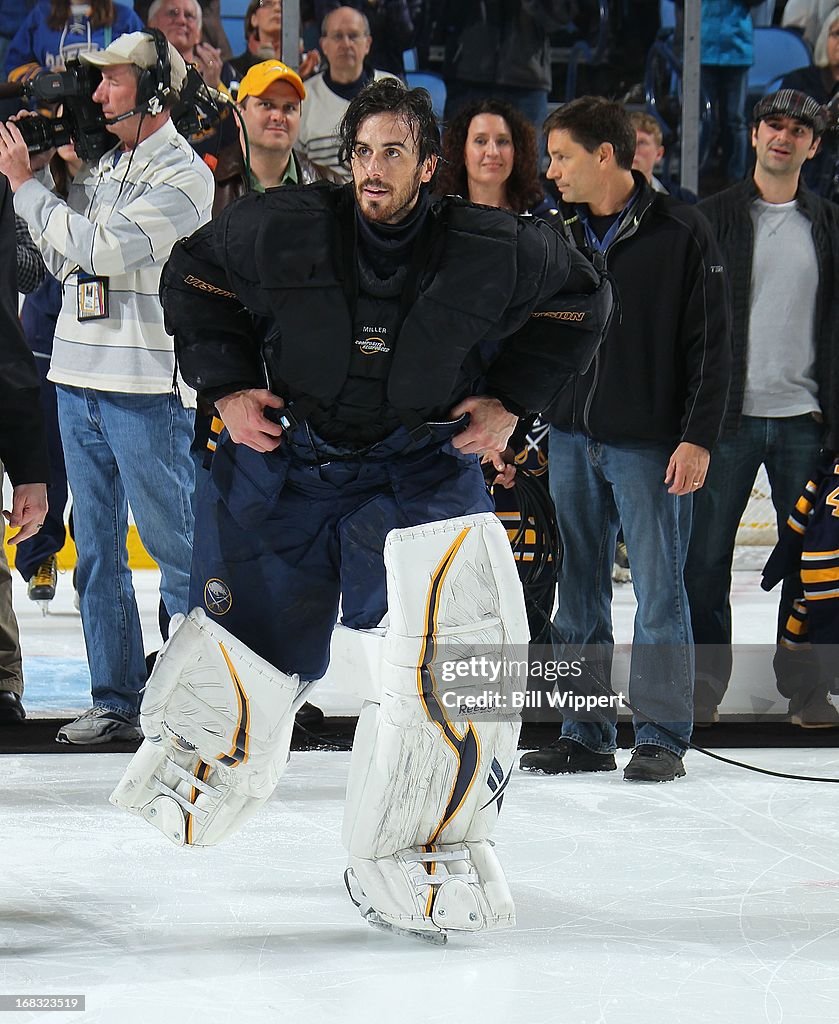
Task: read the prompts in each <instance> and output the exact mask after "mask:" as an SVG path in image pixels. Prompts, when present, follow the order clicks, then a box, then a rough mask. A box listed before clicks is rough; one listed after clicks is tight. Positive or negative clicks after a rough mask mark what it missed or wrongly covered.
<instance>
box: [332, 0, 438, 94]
mask: <svg viewBox="0 0 839 1024" xmlns="http://www.w3.org/2000/svg"><path fill="white" fill-rule="evenodd" d="M341 6H342V4H341V0H315V14H316V16H317V17H318V18H319V19H320V20H321V21H323V19H324V18H325V17H326V15H327V14H329V12H330V11H334V10H335V9H336V8H337V7H341ZM343 6H345V7H354V8H355V9H356V10H358V11H361V13H362V14H363V15H364V16H365V17H366V18H367V21H368V23H369V25H370V34H371V36H372V38H373V45H372V47H371V48H370V63H371V64H372V65H373V66H374V67H377V68H381V69H382V71H389V72H390V74H392V75H398V76H399V77H400V78H401V77H402V76H404V74H405V62H404V59H403V56H402V55H403V53H404V52H405V50H410V49H411V47H412V46H414V45H416V35H417V29H418V28H419V22H420V16H421V13H422V6H423V0H348V2H347V3H346V4H344V5H343Z"/></svg>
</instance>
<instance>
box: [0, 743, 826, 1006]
mask: <svg viewBox="0 0 839 1024" xmlns="http://www.w3.org/2000/svg"><path fill="white" fill-rule="evenodd" d="M742 755H743V759H744V760H750V761H752V762H754V763H761V764H763V763H765V764H766V765H767V766H768V767H772V768H775V769H780V770H785V769H786V770H790V771H800V772H804V773H812V774H825V775H827V774H836V773H837V772H839V755H837V756H836V757H833V756H832V752H831V751H824V750H823V751H807V750H788V751H771V750H759V751H743V752H742ZM618 757H619V761H620V766H621V767H622V766H623V764H624V763H625V761H626V760H627V759H628V757H629V754H628V752H626V751H623V752H620V753H619V755H618ZM128 759H129V757H128V755H121V754H97V755H92V756H90V757H84V758H80V757H74V756H73V755H40V756H25V757H24V756H21V757H15V756H7V757H4V758H3V761H2V763H3V765H4V767H5V768H6V779H5V780H4V793H3V799H2V802H0V829H2V834H3V836H4V851H5V857H4V868H5V870H4V872H3V874H2V877H1V878H0V933H2V934H3V936H4V939H3V946H4V947H5V948H4V956H3V957H2V958H0V979H2V984H0V991H2V992H4V993H11V992H20V993H30V994H43V993H59V992H63V993H65V994H66V993H85V994H86V996H87V1013H86V1014H85V1016H84V1020H85V1022H86V1024H88V1022H90V1021H102V1022H103V1024H135V1022H136V1024H139V1022H141V1021H142V1022H144V1024H145V1022H146V1021H148V1020H149V1019H152V1020H156V1021H160V1022H161V1024H169V1021H170V1020H171V1021H175V1020H177V1021H178V1024H191V1022H193V1021H194V1022H198V1021H201V1022H202V1024H203V1022H205V1021H221V1020H224V1019H227V1018H228V1017H229V1015H230V1013H231V1011H232V1012H235V1011H239V1013H240V1015H243V1016H244V1017H245V1018H246V1019H248V1020H249V1021H253V1022H262V1021H272V1022H274V1021H276V1020H278V1019H280V1017H279V1015H280V1014H282V1019H283V1020H288V1021H294V1022H297V1021H300V1022H303V1021H305V1022H306V1024H310V1022H314V1024H319V1022H324V1024H326V1022H327V1021H328V1022H329V1024H334V1022H335V1021H341V1022H353V1024H354V1022H359V1024H360V1022H362V1021H363V1022H365V1024H369V1021H370V1020H371V1018H372V1019H378V1020H381V1021H382V1024H387V1022H390V1021H392V1020H396V1019H399V1020H400V1022H402V1021H404V1022H409V1024H414V1022H417V1024H419V1022H420V1021H422V1022H423V1024H438V1022H439V1024H443V1022H446V1024H448V1022H450V1021H451V1020H452V1018H453V1015H454V1014H455V1013H459V1012H460V1011H458V1010H457V1007H460V1008H461V1010H463V1009H464V1008H465V1007H469V1008H470V1009H469V1016H470V1017H474V1018H475V1019H476V1020H478V1019H480V1020H481V1021H489V1022H492V1024H495V1022H498V1024H501V1022H502V1021H503V1022H505V1024H517V1022H524V1021H528V1022H531V1021H532V1022H538V1024H541V1022H543V1021H544V1022H547V1021H549V1020H550V1021H561V1022H563V1024H564V1022H565V1021H566V1020H567V1021H574V1022H575V1024H636V1022H637V1024H641V1022H644V1024H649V1021H651V1020H673V1021H676V1022H678V1024H693V1022H694V1021H695V1022H697V1024H698V1022H700V1021H702V1022H706V1021H707V1020H708V1019H709V1018H713V1017H715V1018H716V1019H718V1020H723V1021H739V1022H744V1024H757V1022H764V1021H766V1022H769V1024H781V1022H784V1024H805V1022H810V1021H813V1022H816V1021H819V1022H832V1021H835V1020H836V1019H837V1014H836V1010H835V1007H836V1006H839V966H837V965H839V914H837V903H839V867H837V859H836V852H837V851H836V836H837V835H838V834H839V827H838V826H839V811H838V810H837V808H836V802H835V798H834V797H833V796H832V795H831V793H832V791H831V790H830V787H827V786H821V787H820V786H816V785H814V784H806V783H795V782H786V781H783V780H763V779H760V778H757V777H755V776H748V775H746V774H745V773H743V772H739V771H737V770H736V769H732V768H728V767H726V766H724V765H718V764H715V763H712V762H709V761H708V759H705V758H702V757H701V756H699V755H696V754H694V753H692V752H691V753H689V754H688V756H687V759H686V766H687V769H688V776H687V778H685V779H683V780H680V781H678V782H676V783H672V784H667V785H662V786H656V787H638V786H631V785H630V784H627V783H624V782H623V781H622V780H621V778H620V773H619V772H617V773H614V774H611V773H610V774H609V775H608V776H597V777H594V778H585V777H581V776H575V777H572V778H565V779H552V778H545V777H539V776H530V775H521V776H519V775H518V773H516V775H515V776H514V778H513V780H512V784H511V787H510V789H511V792H510V797H509V799H508V800H507V801H506V802H505V806H504V814H503V815H502V816H501V821H500V824H499V829H498V832H497V836H496V838H497V842H498V844H499V850H500V853H501V856H502V858H503V860H504V864H505V867H506V868H507V871H508V874H509V877H510V881H511V885H512V888H513V894H514V896H515V897H516V900H517V905H518V908H517V909H518V922H519V924H518V928H517V929H516V930H513V931H499V932H494V933H493V932H490V933H486V934H478V935H475V936H458V937H456V938H453V939H451V940H450V941H449V943H448V945H447V946H446V947H443V948H441V947H435V946H433V945H430V944H427V943H420V942H418V941H416V940H412V939H409V938H404V937H399V936H395V935H392V934H387V933H385V932H382V931H379V930H376V929H373V928H370V927H369V926H368V925H366V924H365V922H364V921H363V920H362V919H361V918H360V916H359V915H358V911H357V910H356V908H355V907H354V906H353V905H352V903H351V902H350V900H349V899H348V897H347V895H346V891H345V889H344V885H343V881H342V875H343V871H344V867H345V857H344V851H343V849H342V847H341V845H340V839H339V837H340V821H341V813H342V807H343V792H344V785H345V781H346V771H347V764H348V757H347V755H345V754H338V753H322V752H311V753H302V754H294V755H293V756H292V761H291V764H290V765H289V768H288V772H287V774H286V776H285V778H284V782H283V789H282V791H281V792H278V793H277V794H276V795H275V797H274V798H273V799H272V800H271V801H270V802H269V804H268V805H267V806H266V807H265V808H264V809H263V811H262V812H261V813H260V815H258V816H257V817H256V818H255V819H254V820H253V821H252V822H249V823H248V824H247V825H246V826H245V827H244V828H243V829H242V831H241V832H240V833H238V834H237V835H236V836H234V837H232V838H231V839H230V840H229V841H228V842H227V843H225V844H223V845H221V846H218V847H215V848H212V849H208V850H180V851H179V850H173V849H172V848H171V846H170V845H169V844H168V843H166V841H165V839H163V838H162V837H161V836H158V835H157V834H156V833H155V832H154V830H152V829H150V828H149V827H148V826H147V825H146V824H144V823H143V822H142V821H140V820H139V819H134V818H132V817H131V816H129V815H126V814H124V813H121V812H120V811H118V810H117V809H116V808H114V807H112V806H110V805H109V804H108V803H107V795H108V793H109V792H110V789H111V788H112V786H113V783H114V781H115V780H116V779H118V778H119V776H120V775H121V773H122V771H123V769H124V767H125V765H126V764H127V761H128ZM176 1007H177V1008H178V1009H177V1010H176V1009H175V1008H176ZM16 1019H20V1020H21V1021H25V1020H27V1019H29V1020H35V1019H36V1018H35V1017H34V1015H30V1014H26V1013H22V1014H21V1015H20V1017H19V1018H16ZM80 1019H81V1018H80V1017H79V1015H78V1014H75V1015H74V1014H71V1013H68V1014H63V1013H57V1014H54V1015H51V1016H50V1021H54V1022H56V1024H58V1022H59V1021H62V1020H66V1021H79V1020H80Z"/></svg>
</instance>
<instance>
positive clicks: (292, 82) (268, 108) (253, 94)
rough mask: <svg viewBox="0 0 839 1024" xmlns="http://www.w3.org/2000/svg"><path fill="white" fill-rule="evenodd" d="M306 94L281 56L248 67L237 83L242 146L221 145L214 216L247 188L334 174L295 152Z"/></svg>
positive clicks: (296, 182)
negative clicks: (301, 107)
mask: <svg viewBox="0 0 839 1024" xmlns="http://www.w3.org/2000/svg"><path fill="white" fill-rule="evenodd" d="M305 98H306V88H305V86H304V85H303V80H302V79H301V78H300V76H299V75H298V74H297V72H296V71H294V70H293V69H292V68H290V67H288V66H287V65H286V64H283V62H282V61H280V60H264V61H262V62H261V63H260V64H254V66H253V67H252V68H250V70H249V71H248V72H247V74H246V75H245V76H244V78H243V79H242V81H241V83H240V85H239V93H238V104H239V111H240V113H241V115H242V118H241V120H242V122H243V124H242V125H240V132H239V141H240V145H238V146H230V147H228V148H227V149H226V150H223V151H222V153H221V154H220V156H219V162H218V166H217V167H216V170H215V177H216V198H215V204H214V206H213V214H214V216H215V215H216V214H218V213H219V212H220V211H221V210H223V209H224V207H225V206H227V205H229V204H230V203H231V202H232V201H233V200H234V199H236V198H238V196H240V195H242V194H243V193H244V192H249V191H256V192H264V191H265V189H267V188H276V187H277V186H279V185H306V184H309V182H312V181H317V180H319V179H321V178H324V177H330V175H329V174H328V173H324V171H323V169H321V168H318V167H316V166H315V165H314V164H311V163H310V162H309V161H308V160H306V159H305V158H303V159H301V158H300V156H299V155H298V154H297V153H296V152H294V148H293V147H294V144H295V143H296V142H297V136H298V134H299V132H300V104H301V103H302V101H303V100H304V99H305Z"/></svg>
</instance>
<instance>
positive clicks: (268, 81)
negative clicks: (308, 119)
mask: <svg viewBox="0 0 839 1024" xmlns="http://www.w3.org/2000/svg"><path fill="white" fill-rule="evenodd" d="M274 82H288V83H289V85H291V86H293V87H294V89H295V91H296V92H297V95H298V96H299V97H300V99H301V100H305V99H306V89H305V86H304V85H303V79H302V78H301V77H300V75H298V74H297V72H296V71H293V70H292V69H291V68H290V67H289V66H288V65H287V64H283V62H282V61H281V60H264V61H262V63H261V64H254V66H253V67H252V68H249V69H248V72H247V74H246V75H245V77H244V78H243V79H242V81H241V82H240V83H239V91H238V93H237V94H236V99H237V101H238V102H240V103H241V101H242V100H243V99H244V98H245V97H246V96H261V95H262V94H263V93H264V92H265V90H266V89H267V88H268V86H269V85H273V83H274Z"/></svg>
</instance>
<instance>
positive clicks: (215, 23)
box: [134, 0, 233, 60]
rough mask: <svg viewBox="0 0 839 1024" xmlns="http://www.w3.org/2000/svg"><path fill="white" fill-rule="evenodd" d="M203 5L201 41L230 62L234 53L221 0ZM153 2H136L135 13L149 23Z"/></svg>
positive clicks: (204, 2) (201, 0) (201, 2)
mask: <svg viewBox="0 0 839 1024" xmlns="http://www.w3.org/2000/svg"><path fill="white" fill-rule="evenodd" d="M199 3H200V4H201V39H202V41H203V42H205V43H209V44H210V46H214V47H216V48H217V49H218V50H219V52H220V53H221V56H222V59H223V60H230V57H231V56H232V53H233V51H232V50H231V48H230V41H229V40H228V38H227V35H226V34H225V31H224V26H223V25H222V23H221V0H199ZM150 7H151V0H134V12H135V14H136V15H137V16H138V17H139V18H142V20H143V22H145V23H147V22H148V17H149V8H150Z"/></svg>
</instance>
